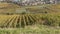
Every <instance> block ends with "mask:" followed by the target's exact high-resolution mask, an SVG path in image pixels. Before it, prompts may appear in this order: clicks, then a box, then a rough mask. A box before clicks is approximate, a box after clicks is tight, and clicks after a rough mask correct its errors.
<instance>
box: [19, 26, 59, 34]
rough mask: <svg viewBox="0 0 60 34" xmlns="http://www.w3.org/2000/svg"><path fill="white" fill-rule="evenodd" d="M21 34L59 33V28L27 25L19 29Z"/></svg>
mask: <svg viewBox="0 0 60 34" xmlns="http://www.w3.org/2000/svg"><path fill="white" fill-rule="evenodd" d="M20 31H21V33H23V34H60V28H54V27H48V26H44V25H40V26H28V27H26V28H25V29H21V30H20Z"/></svg>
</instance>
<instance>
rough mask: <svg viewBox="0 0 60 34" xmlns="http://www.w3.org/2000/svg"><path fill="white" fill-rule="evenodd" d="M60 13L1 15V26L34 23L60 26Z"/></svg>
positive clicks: (9, 26) (7, 26)
mask: <svg viewBox="0 0 60 34" xmlns="http://www.w3.org/2000/svg"><path fill="white" fill-rule="evenodd" d="M59 22H60V15H59V14H21V15H0V27H1V28H20V27H25V26H29V25H34V24H40V25H41V24H42V25H49V26H60V23H59Z"/></svg>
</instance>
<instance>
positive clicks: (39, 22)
mask: <svg viewBox="0 0 60 34" xmlns="http://www.w3.org/2000/svg"><path fill="white" fill-rule="evenodd" d="M30 33H31V34H34V33H35V34H37V33H38V34H40V33H41V34H55V33H56V34H60V4H46V5H39V6H18V5H16V4H12V3H0V34H30Z"/></svg>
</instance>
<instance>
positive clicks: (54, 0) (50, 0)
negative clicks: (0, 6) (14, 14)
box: [0, 0, 60, 6]
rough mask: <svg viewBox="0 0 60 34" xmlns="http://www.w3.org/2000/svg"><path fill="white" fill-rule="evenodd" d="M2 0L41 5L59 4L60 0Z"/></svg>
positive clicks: (3, 0) (0, 0)
mask: <svg viewBox="0 0 60 34" xmlns="http://www.w3.org/2000/svg"><path fill="white" fill-rule="evenodd" d="M0 2H10V3H15V4H18V5H23V6H26V5H40V4H59V3H60V0H0Z"/></svg>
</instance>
